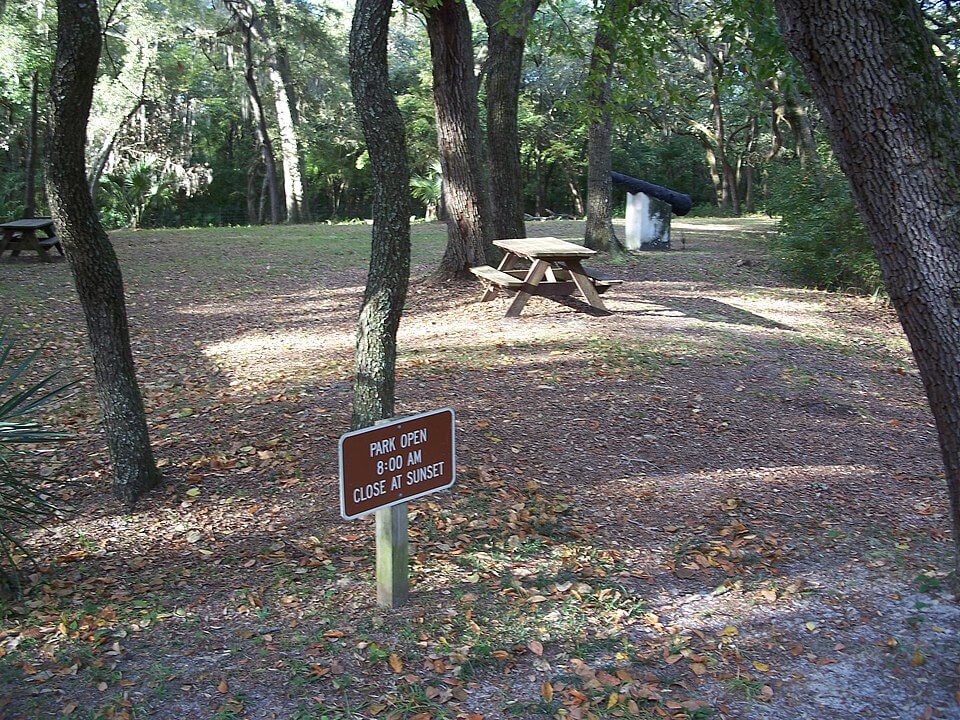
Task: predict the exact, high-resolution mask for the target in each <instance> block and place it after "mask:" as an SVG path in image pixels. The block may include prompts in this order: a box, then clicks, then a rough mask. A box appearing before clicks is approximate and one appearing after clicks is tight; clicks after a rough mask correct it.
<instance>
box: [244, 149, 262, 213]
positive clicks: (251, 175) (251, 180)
mask: <svg viewBox="0 0 960 720" xmlns="http://www.w3.org/2000/svg"><path fill="white" fill-rule="evenodd" d="M261 164H262V163H261V162H260V161H259V160H257V162H254V163H251V164H250V167H249V168H248V169H247V222H249V223H250V224H251V225H257V224H259V222H260V213H259V211H258V198H259V196H260V194H259V192H258V188H257V178H258V177H259V175H260V167H261Z"/></svg>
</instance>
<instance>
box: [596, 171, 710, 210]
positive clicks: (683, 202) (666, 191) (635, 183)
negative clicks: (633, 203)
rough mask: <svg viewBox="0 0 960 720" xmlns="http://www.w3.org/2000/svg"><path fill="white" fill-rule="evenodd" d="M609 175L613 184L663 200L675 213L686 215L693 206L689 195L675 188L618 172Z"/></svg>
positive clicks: (628, 190)
mask: <svg viewBox="0 0 960 720" xmlns="http://www.w3.org/2000/svg"><path fill="white" fill-rule="evenodd" d="M610 177H612V178H613V184H614V185H619V186H620V187H622V188H625V189H626V191H627V192H632V193H644V194H645V195H649V196H650V197H655V198H657V200H663V202H665V203H668V204H669V205H670V206H671V207H672V208H673V212H674V214H675V215H686V214H687V213H688V212H690V208H691V207H693V200H692V199H691V198H690V196H689V195H684V194H683V193H680V192H677V191H676V190H671V189H670V188H665V187H663V186H662V185H654V184H653V183H648V182H644V181H643V180H638V179H637V178H634V177H630V176H629V175H624V174H623V173H618V172H611V173H610Z"/></svg>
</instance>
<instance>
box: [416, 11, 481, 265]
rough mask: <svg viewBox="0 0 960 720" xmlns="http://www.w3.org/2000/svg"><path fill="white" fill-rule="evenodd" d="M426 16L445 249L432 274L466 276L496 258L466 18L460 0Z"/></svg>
mask: <svg viewBox="0 0 960 720" xmlns="http://www.w3.org/2000/svg"><path fill="white" fill-rule="evenodd" d="M425 16H426V20H427V34H428V35H429V36H430V55H431V58H432V60H433V102H434V106H435V108H436V113H437V143H438V145H439V148H440V165H441V168H442V171H443V179H444V183H443V193H444V208H445V210H446V212H447V249H446V251H445V252H444V254H443V259H442V260H441V261H440V267H439V268H438V270H437V273H436V278H437V279H439V280H443V279H449V278H458V277H470V273H469V268H471V267H473V266H475V265H482V264H484V263H486V262H493V263H495V262H496V260H497V252H496V251H495V249H494V246H493V245H492V240H493V239H494V224H493V213H492V211H491V208H490V197H489V187H488V185H487V179H486V175H485V173H484V170H483V145H482V143H481V140H480V118H479V113H478V110H477V77H476V75H475V74H474V71H473V40H472V35H471V32H470V17H469V15H468V14H467V6H466V5H465V4H464V3H463V2H460V0H442V2H441V3H440V4H439V5H436V6H434V7H431V8H429V9H428V10H426V11H425Z"/></svg>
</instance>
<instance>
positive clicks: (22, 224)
mask: <svg viewBox="0 0 960 720" xmlns="http://www.w3.org/2000/svg"><path fill="white" fill-rule="evenodd" d="M51 225H53V219H52V218H26V219H24V220H11V221H10V222H5V223H0V228H9V229H11V230H40V229H42V228H45V227H50V226H51Z"/></svg>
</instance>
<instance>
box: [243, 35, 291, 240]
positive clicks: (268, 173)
mask: <svg viewBox="0 0 960 720" xmlns="http://www.w3.org/2000/svg"><path fill="white" fill-rule="evenodd" d="M239 24H240V30H241V32H242V34H243V59H244V66H245V72H244V79H245V80H246V83H247V95H249V97H250V105H251V107H252V109H253V114H254V123H253V128H254V132H255V133H256V138H257V144H258V145H259V146H260V154H261V155H262V157H263V166H264V172H265V177H266V182H267V188H268V190H269V193H270V223H271V224H272V225H279V224H280V221H281V219H282V217H281V209H280V208H281V200H280V185H279V182H278V181H277V161H276V155H275V154H274V152H273V141H272V140H271V139H270V133H269V131H268V129H267V115H266V113H265V112H264V110H263V101H262V100H261V98H260V89H259V88H258V87H257V79H256V76H255V74H254V70H255V67H254V62H253V30H252V29H251V27H250V25H248V24H247V23H246V22H245V21H244V20H243V19H242V18H241V19H239Z"/></svg>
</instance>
